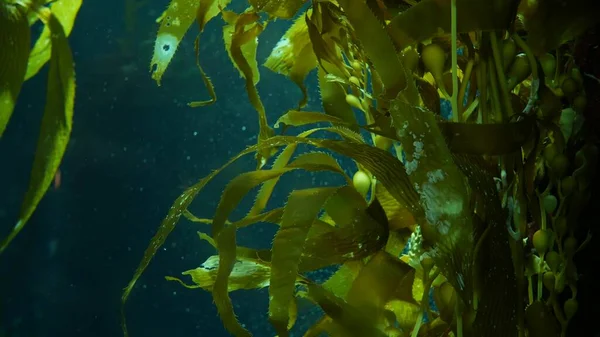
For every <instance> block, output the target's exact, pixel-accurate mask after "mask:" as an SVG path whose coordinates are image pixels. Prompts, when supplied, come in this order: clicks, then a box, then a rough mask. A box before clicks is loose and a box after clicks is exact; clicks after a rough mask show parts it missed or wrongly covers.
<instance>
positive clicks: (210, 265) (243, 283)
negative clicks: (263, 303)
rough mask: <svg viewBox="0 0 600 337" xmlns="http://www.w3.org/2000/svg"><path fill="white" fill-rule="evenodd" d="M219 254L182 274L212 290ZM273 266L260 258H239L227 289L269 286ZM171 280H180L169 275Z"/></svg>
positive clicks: (203, 287)
mask: <svg viewBox="0 0 600 337" xmlns="http://www.w3.org/2000/svg"><path fill="white" fill-rule="evenodd" d="M218 268H219V256H218V255H212V256H210V257H209V258H208V259H206V261H204V262H203V263H202V264H201V265H200V267H198V268H196V269H191V270H187V271H184V272H183V273H182V275H189V276H190V277H191V278H192V281H193V282H194V283H195V284H196V285H197V287H199V288H202V289H204V290H207V291H212V289H213V286H214V284H215V281H216V278H217V270H218ZM270 277H271V267H270V266H269V265H268V264H267V263H264V262H261V261H260V260H258V259H250V258H245V257H239V256H238V258H237V261H236V263H235V264H234V266H233V270H232V271H231V275H230V276H229V284H228V288H227V290H228V291H229V292H231V291H236V290H240V289H261V288H264V287H268V286H269V278H270ZM167 280H169V281H180V280H179V279H177V278H175V277H168V278H167Z"/></svg>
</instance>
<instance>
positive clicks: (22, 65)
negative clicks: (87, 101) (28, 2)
mask: <svg viewBox="0 0 600 337" xmlns="http://www.w3.org/2000/svg"><path fill="white" fill-rule="evenodd" d="M30 35H31V34H30V30H29V24H28V22H27V15H26V13H25V9H24V8H22V7H20V6H16V5H12V4H7V3H4V2H3V3H0V50H1V51H0V65H1V66H0V137H2V134H3V133H4V130H5V129H6V125H7V124H8V121H9V119H10V116H11V115H12V112H13V110H14V108H15V105H16V104H17V98H18V97H19V92H20V91H21V85H22V84H23V82H24V81H25V72H26V70H27V60H28V58H29V50H30V49H29V48H30V39H31V36H30Z"/></svg>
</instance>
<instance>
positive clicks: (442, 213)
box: [415, 169, 463, 235]
mask: <svg viewBox="0 0 600 337" xmlns="http://www.w3.org/2000/svg"><path fill="white" fill-rule="evenodd" d="M445 178H446V173H445V172H444V171H442V170H441V169H437V170H433V171H430V172H427V179H428V181H427V182H426V183H424V184H423V185H422V186H421V187H419V186H418V185H417V186H415V189H416V190H417V192H419V196H420V199H421V203H422V205H423V208H424V209H425V217H426V219H427V221H428V222H429V223H430V224H432V225H434V226H435V227H436V228H437V230H438V232H439V233H440V234H442V235H446V234H448V233H449V231H450V222H449V221H448V219H450V218H454V217H456V216H458V215H459V214H460V213H461V212H462V210H463V200H462V198H460V197H459V196H457V195H454V194H453V193H452V192H451V191H449V190H447V189H444V190H443V191H442V190H441V189H440V186H439V185H440V183H441V182H443V181H444V180H445Z"/></svg>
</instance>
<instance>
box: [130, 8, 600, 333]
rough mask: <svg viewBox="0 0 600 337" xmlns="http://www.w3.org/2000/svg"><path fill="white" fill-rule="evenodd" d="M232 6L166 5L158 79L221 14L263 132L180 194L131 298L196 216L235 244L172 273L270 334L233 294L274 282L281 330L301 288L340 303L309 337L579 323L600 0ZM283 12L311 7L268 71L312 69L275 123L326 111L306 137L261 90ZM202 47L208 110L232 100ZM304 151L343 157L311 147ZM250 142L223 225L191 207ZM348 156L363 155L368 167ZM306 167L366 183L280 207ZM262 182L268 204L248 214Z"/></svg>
mask: <svg viewBox="0 0 600 337" xmlns="http://www.w3.org/2000/svg"><path fill="white" fill-rule="evenodd" d="M229 3H230V0H200V1H198V0H183V1H181V0H173V1H172V2H171V3H170V5H169V7H168V8H167V9H166V11H165V12H164V13H163V15H162V16H161V17H160V18H159V21H160V28H159V31H158V34H157V38H156V44H155V50H154V54H153V57H152V61H151V71H152V77H153V78H154V79H155V80H156V81H157V83H159V84H160V80H161V77H162V75H163V74H164V72H165V70H166V69H167V66H168V65H169V62H170V61H171V60H172V58H173V57H174V55H175V52H176V50H177V47H178V44H179V42H180V41H181V39H182V38H183V36H184V35H185V34H186V32H187V30H188V29H189V27H190V26H191V25H192V24H193V23H194V22H196V23H197V24H198V26H199V30H200V33H202V31H203V29H204V27H205V25H206V23H207V22H208V21H209V20H212V19H215V18H217V17H219V16H220V17H221V18H222V20H223V22H224V26H223V41H224V45H225V48H226V50H227V52H228V55H229V57H230V59H231V61H232V64H233V65H234V67H235V68H236V69H238V71H239V72H240V75H241V76H242V77H243V79H244V81H245V85H246V89H247V93H248V98H249V100H250V102H251V103H252V106H253V107H254V109H255V110H256V112H257V114H258V121H259V127H260V132H259V135H258V138H257V139H258V142H257V144H256V145H253V146H251V147H249V148H247V149H245V150H243V151H242V152H240V153H239V154H238V155H236V156H235V157H233V158H232V159H231V160H230V161H228V162H227V163H226V164H225V165H224V166H223V167H221V168H220V169H218V170H216V171H214V172H212V173H211V174H209V175H208V176H206V177H204V178H202V179H200V180H199V181H198V183H196V184H195V185H193V186H191V187H190V188H188V189H187V190H186V191H185V192H183V194H182V195H181V196H180V197H179V198H178V199H177V200H176V201H175V202H174V203H173V206H172V207H171V209H170V210H169V213H168V215H167V217H166V218H165V219H164V221H163V223H162V224H161V226H160V227H159V229H158V232H157V233H156V235H155V236H154V237H153V238H152V241H151V243H150V245H149V246H148V248H147V250H146V252H145V254H144V257H143V259H142V262H141V263H140V265H139V266H138V268H137V270H136V271H135V274H134V277H133V279H132V280H131V282H130V283H129V285H128V286H127V288H126V289H125V291H124V293H123V305H124V304H125V302H126V300H127V298H128V296H129V294H130V292H131V291H132V289H133V288H134V285H135V283H136V281H137V280H138V279H139V277H140V276H141V274H142V273H143V271H144V269H145V268H146V267H147V266H148V264H149V263H150V261H151V259H152V258H153V256H154V255H155V254H156V252H157V251H158V249H159V247H161V245H162V244H163V243H164V242H165V240H166V238H167V236H168V235H169V233H170V232H171V231H172V230H173V228H174V227H175V225H176V224H177V222H178V221H179V220H180V219H181V217H182V216H184V217H186V218H188V219H190V220H192V221H196V222H201V223H206V224H210V229H211V230H210V233H209V234H206V233H200V239H201V240H204V241H207V242H208V243H209V244H211V245H212V246H213V247H214V248H215V249H216V251H217V252H218V255H214V256H211V257H209V258H208V259H207V260H206V261H205V262H204V263H203V264H202V265H201V266H200V267H198V268H195V269H191V270H188V271H185V272H183V274H184V275H187V276H189V277H190V278H191V281H192V282H193V283H192V284H191V285H190V284H188V283H186V282H184V281H183V280H181V279H179V278H176V277H173V276H169V277H168V278H167V279H169V280H174V281H178V282H180V283H181V284H183V285H185V286H186V287H189V288H202V289H204V290H206V291H210V292H211V293H212V295H213V298H214V302H215V305H216V307H217V309H218V312H219V315H220V317H221V319H222V322H223V324H224V326H225V328H226V329H227V330H228V331H229V332H230V333H231V334H232V335H235V336H251V332H250V331H248V330H247V329H246V328H245V327H244V325H243V324H241V323H240V322H239V321H238V319H237V318H236V315H235V312H234V307H233V305H232V302H231V299H230V297H229V292H232V291H235V290H239V289H257V288H264V287H268V288H269V289H268V290H269V311H268V319H269V321H270V322H271V324H272V325H273V327H274V329H275V331H276V332H277V335H278V336H280V337H283V336H288V335H289V334H290V329H291V328H292V327H293V326H294V324H295V321H296V316H297V302H298V301H309V302H312V303H314V304H315V305H317V306H319V307H320V308H321V309H322V310H323V312H324V315H323V317H322V318H321V319H320V320H319V321H318V322H316V323H315V324H314V325H313V326H312V327H310V328H309V329H308V330H307V331H305V334H304V335H305V336H318V335H320V334H322V333H325V334H327V335H329V336H360V337H364V336H412V337H415V336H449V335H454V336H499V337H500V336H501V337H506V336H565V335H566V334H567V331H568V330H567V327H568V324H569V322H570V320H571V318H572V317H573V316H574V315H575V314H576V312H577V306H578V305H577V272H576V266H575V264H574V262H573V256H574V255H575V254H576V253H577V252H578V251H579V250H581V249H582V247H583V246H584V245H585V244H586V242H587V240H581V238H577V237H576V236H575V230H576V229H577V227H578V226H581V225H582V224H581V223H580V222H579V221H578V215H579V213H580V212H581V209H582V207H583V205H584V204H585V203H586V201H587V200H588V199H589V195H590V188H589V183H590V180H591V178H592V173H593V172H594V170H595V167H596V161H597V157H598V148H597V146H596V145H595V143H594V140H593V139H592V137H591V136H590V132H589V130H587V128H586V125H585V124H584V123H583V111H584V110H585V109H586V93H585V91H584V90H583V81H582V76H583V75H582V74H581V72H580V71H579V69H578V67H577V64H575V62H574V59H573V57H572V53H571V48H572V45H571V44H569V41H571V40H573V39H574V38H576V37H577V36H578V35H579V34H581V33H582V32H584V31H585V30H586V29H588V28H589V27H591V26H592V25H594V24H595V23H596V22H595V20H596V17H594V15H593V14H592V13H589V11H587V12H586V7H587V6H589V5H590V1H585V0H581V1H570V2H566V3H565V2H564V1H553V0H537V1H536V0H534V1H521V2H520V1H507V0H486V1H483V0H447V1H439V0H422V1H408V0H405V1H391V0H388V1H386V0H319V1H316V0H314V1H312V2H311V3H310V4H308V5H307V4H306V1H304V0H272V1H270V0H249V1H248V8H247V9H246V10H245V11H244V12H241V13H236V12H233V11H230V10H229V9H228V7H227V6H228V5H229ZM307 7H308V8H307ZM557 18H560V20H557ZM274 19H293V20H294V21H293V23H292V25H291V27H290V28H289V30H288V31H287V32H286V33H285V34H284V35H283V37H282V38H281V40H280V41H279V43H277V45H276V46H275V47H274V49H273V51H272V53H271V54H270V56H269V57H268V58H267V59H266V61H265V62H264V66H265V67H267V68H268V69H270V70H272V71H275V72H278V73H280V74H282V75H284V76H286V77H288V78H289V79H291V80H292V81H293V82H294V83H296V85H297V86H298V87H299V88H300V91H301V97H300V99H299V101H298V104H297V108H296V109H294V110H290V111H287V112H284V113H283V114H282V115H281V116H280V118H279V119H278V120H277V121H276V122H275V123H274V124H273V126H274V127H275V128H281V129H282V130H290V129H291V128H294V127H299V126H307V125H311V124H316V123H321V124H318V125H319V126H318V127H315V128H313V129H309V130H308V131H305V132H301V133H299V134H298V135H297V136H286V135H275V133H274V129H273V128H272V127H271V126H270V124H269V123H268V121H267V115H266V112H265V107H264V106H263V104H262V102H261V99H260V95H259V93H258V91H257V89H256V84H257V83H258V81H259V74H260V72H259V63H258V61H257V60H256V48H257V44H258V43H259V41H260V34H261V32H262V31H263V30H264V29H266V28H267V26H268V24H269V22H271V21H272V20H274ZM200 43H202V42H201V39H200V35H198V37H197V39H196V53H197V64H198V68H199V70H200V74H201V76H202V78H203V79H204V83H205V84H206V86H207V88H208V93H209V94H210V99H209V100H203V101H197V102H191V103H190V104H189V105H190V106H192V107H199V106H205V105H208V104H212V103H214V102H215V101H216V99H217V95H216V91H215V88H213V85H212V83H211V81H210V78H209V76H208V75H209V74H207V73H205V71H204V70H203V69H202V67H201V63H202V60H201V56H202V55H200V54H199V45H200ZM314 69H316V70H317V73H318V80H319V81H318V84H319V91H320V96H321V103H322V108H323V111H318V112H315V111H306V110H305V106H306V102H307V96H308V92H309V91H308V90H307V88H306V87H305V84H304V79H305V78H306V76H307V75H308V74H309V72H311V71H312V70H314ZM443 102H449V103H450V106H451V115H450V116H446V115H444V114H443V113H442V112H443V111H442V110H443V109H441V107H440V106H441V104H442V103H443ZM357 116H358V117H360V118H357ZM359 120H361V121H362V120H364V121H366V122H365V123H359V122H358V121H359ZM323 123H326V124H327V125H328V126H321V125H323ZM324 134H329V135H331V137H325V136H322V135H324ZM317 135H319V136H317ZM299 145H308V146H310V147H313V148H314V149H317V150H327V152H322V151H321V152H320V151H316V152H302V153H297V152H298V151H297V147H298V146H299ZM248 154H255V155H256V159H257V167H256V168H255V169H251V170H249V171H248V172H246V173H243V174H240V175H239V176H237V177H235V178H234V179H232V180H231V181H230V182H229V183H228V184H227V186H226V187H225V188H224V191H223V193H222V195H221V199H220V202H219V204H218V207H217V209H216V212H215V214H214V217H213V218H212V219H200V218H197V217H196V216H194V215H193V214H192V213H190V211H188V209H187V208H188V206H189V205H190V203H191V202H192V201H193V200H194V198H195V196H196V195H197V194H198V193H199V192H200V191H201V190H202V189H203V187H204V186H205V185H206V184H207V183H208V182H209V181H210V180H211V179H213V177H214V176H215V175H217V174H219V172H221V171H222V170H223V169H224V168H225V167H227V166H228V165H230V164H231V163H233V162H234V161H236V160H238V159H239V158H240V157H242V156H245V155H248ZM337 155H339V156H344V157H347V158H350V159H352V160H354V162H355V163H356V166H357V168H358V170H357V171H356V172H355V173H354V175H353V177H350V176H348V175H347V173H346V172H345V170H344V169H342V167H340V165H339V164H338V162H337V160H336V159H335V158H336V156H337ZM297 170H304V171H309V172H316V171H328V172H332V173H334V174H338V175H341V176H342V177H343V178H344V180H345V181H346V184H345V185H343V186H337V187H315V188H309V189H297V190H293V191H292V192H291V193H290V194H289V196H288V198H287V201H286V203H285V206H283V207H281V208H269V207H268V205H269V199H270V197H271V194H272V192H273V190H274V187H275V185H276V184H277V182H278V180H279V178H280V177H281V176H282V175H284V174H293V172H294V171H297ZM256 187H260V190H259V192H258V194H257V195H256V198H255V201H254V205H253V207H252V208H251V210H250V211H249V212H248V213H247V215H246V216H245V217H243V218H242V219H240V220H237V221H230V220H229V216H230V214H231V213H232V212H233V211H234V210H235V209H236V208H237V206H238V204H239V203H240V201H241V200H242V198H244V197H245V196H246V195H247V194H248V193H250V191H251V190H253V189H254V188H256ZM259 222H267V223H272V224H274V225H276V226H278V231H277V233H276V235H275V238H274V240H273V244H272V247H271V248H270V249H264V250H256V249H250V248H247V247H242V246H239V245H237V243H236V231H237V229H239V228H242V227H247V226H251V225H252V224H255V223H259ZM407 245H408V247H409V250H408V252H407V253H403V251H404V248H405V247H406V246H407ZM333 265H337V266H340V268H339V269H338V271H337V272H335V273H334V274H333V276H331V277H330V278H329V279H328V280H327V281H325V282H324V283H321V284H320V283H317V282H316V281H314V280H311V279H310V278H309V277H307V274H306V273H307V272H309V271H314V270H318V269H321V268H324V267H327V266H333ZM431 292H432V293H433V299H434V301H435V304H436V305H435V308H433V307H431V306H430V301H429V299H430V296H429V294H430V293H431ZM424 317H427V319H424ZM123 330H124V332H125V334H126V335H127V329H126V325H125V321H124V317H123Z"/></svg>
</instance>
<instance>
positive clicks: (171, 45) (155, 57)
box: [150, 0, 216, 85]
mask: <svg viewBox="0 0 600 337" xmlns="http://www.w3.org/2000/svg"><path fill="white" fill-rule="evenodd" d="M214 2H216V1H214ZM198 4H199V2H198V0H172V1H171V3H170V4H169V7H168V8H167V10H166V11H165V13H164V14H163V16H162V20H161V22H160V28H159V29H158V33H157V35H156V40H155V41H154V53H153V54H152V60H151V61H150V71H151V72H152V78H153V79H154V80H155V81H156V83H157V84H158V85H160V81H161V79H162V76H163V74H164V72H165V71H166V70H167V67H168V66H169V63H170V62H171V60H172V59H173V56H174V55H175V52H176V51H177V47H178V46H179V43H180V42H181V40H182V39H183V36H184V35H185V33H186V32H187V31H188V29H189V28H190V26H191V25H192V23H193V22H194V20H195V19H196V10H197V8H198Z"/></svg>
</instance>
